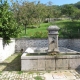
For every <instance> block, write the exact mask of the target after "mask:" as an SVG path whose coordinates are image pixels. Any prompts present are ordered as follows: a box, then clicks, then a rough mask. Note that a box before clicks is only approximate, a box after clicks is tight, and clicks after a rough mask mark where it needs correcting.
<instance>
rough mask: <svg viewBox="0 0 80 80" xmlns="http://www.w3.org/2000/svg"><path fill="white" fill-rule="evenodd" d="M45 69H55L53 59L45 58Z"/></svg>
mask: <svg viewBox="0 0 80 80" xmlns="http://www.w3.org/2000/svg"><path fill="white" fill-rule="evenodd" d="M45 69H46V70H55V59H52V60H51V59H49V60H46V63H45Z"/></svg>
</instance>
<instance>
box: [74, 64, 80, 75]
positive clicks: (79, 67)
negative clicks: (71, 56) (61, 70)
mask: <svg viewBox="0 0 80 80" xmlns="http://www.w3.org/2000/svg"><path fill="white" fill-rule="evenodd" d="M75 70H76V72H78V73H79V74H80V65H79V66H78V67H77V68H76V69H75Z"/></svg>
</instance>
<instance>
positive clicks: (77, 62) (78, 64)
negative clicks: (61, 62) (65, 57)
mask: <svg viewBox="0 0 80 80" xmlns="http://www.w3.org/2000/svg"><path fill="white" fill-rule="evenodd" d="M69 64H70V68H71V69H80V59H70V60H69Z"/></svg>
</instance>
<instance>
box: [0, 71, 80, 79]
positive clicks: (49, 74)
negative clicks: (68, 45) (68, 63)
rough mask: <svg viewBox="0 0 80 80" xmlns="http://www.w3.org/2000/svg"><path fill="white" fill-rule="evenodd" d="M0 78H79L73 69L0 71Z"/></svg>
mask: <svg viewBox="0 0 80 80" xmlns="http://www.w3.org/2000/svg"><path fill="white" fill-rule="evenodd" d="M0 80H80V74H79V73H78V72H77V71H75V70H59V71H42V72H22V71H2V72H0Z"/></svg>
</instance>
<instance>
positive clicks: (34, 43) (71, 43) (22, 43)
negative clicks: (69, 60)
mask: <svg viewBox="0 0 80 80" xmlns="http://www.w3.org/2000/svg"><path fill="white" fill-rule="evenodd" d="M58 46H59V47H65V48H70V49H73V50H76V51H79V52H80V39H59V41H58ZM28 47H48V39H27V38H21V39H16V45H15V50H16V52H20V51H21V49H23V51H25V50H26V48H28Z"/></svg>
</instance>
